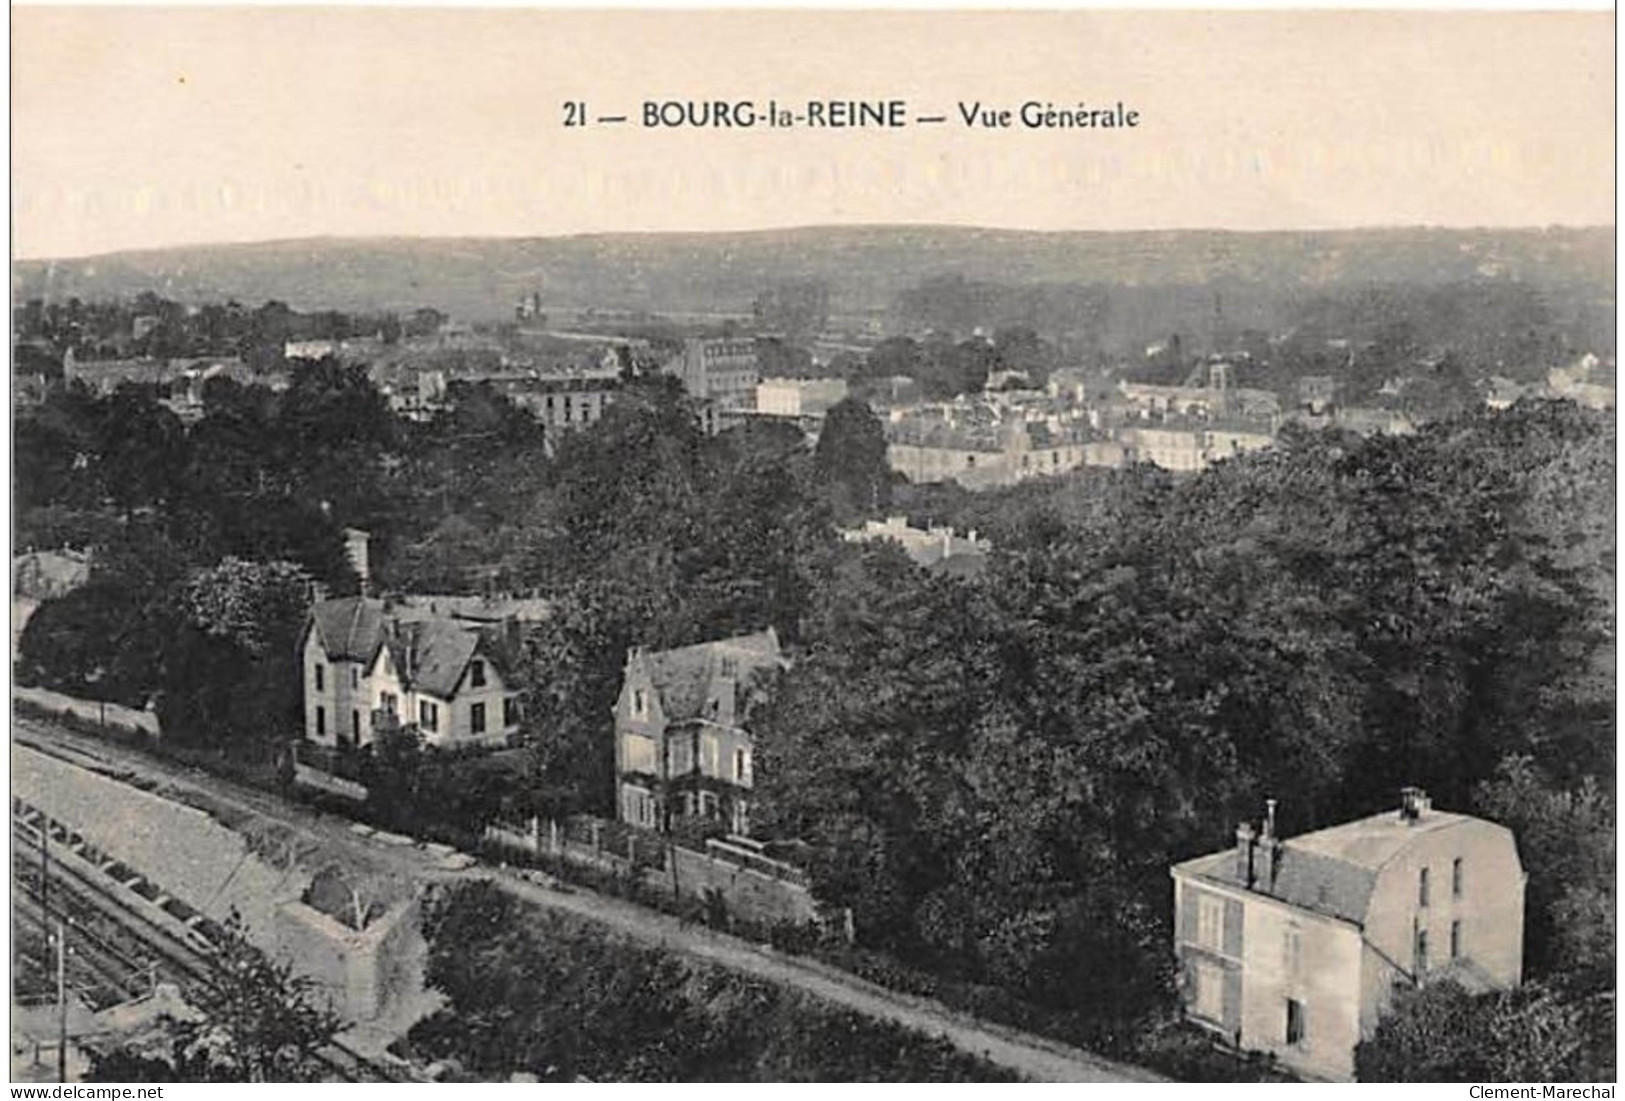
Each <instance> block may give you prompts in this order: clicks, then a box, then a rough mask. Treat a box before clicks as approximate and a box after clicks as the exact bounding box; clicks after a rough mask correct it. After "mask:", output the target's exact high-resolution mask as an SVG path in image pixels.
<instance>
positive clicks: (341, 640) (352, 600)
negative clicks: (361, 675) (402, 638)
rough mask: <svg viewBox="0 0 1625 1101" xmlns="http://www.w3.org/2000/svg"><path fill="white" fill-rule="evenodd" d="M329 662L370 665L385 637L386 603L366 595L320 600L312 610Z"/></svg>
mask: <svg viewBox="0 0 1625 1101" xmlns="http://www.w3.org/2000/svg"><path fill="white" fill-rule="evenodd" d="M311 617H312V619H313V620H314V622H315V625H316V633H317V637H318V638H320V639H321V642H322V649H323V650H324V651H326V653H327V657H328V660H329V661H361V662H370V661H371V660H372V658H373V655H374V654H376V653H377V652H378V645H379V643H381V642H382V641H383V638H384V602H383V601H382V600H374V599H371V598H370V597H365V596H346V597H340V598H338V599H336V600H323V601H319V602H318V603H317V604H316V606H315V607H314V608H312V609H311Z"/></svg>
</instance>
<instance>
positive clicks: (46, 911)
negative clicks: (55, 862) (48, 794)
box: [39, 811, 51, 918]
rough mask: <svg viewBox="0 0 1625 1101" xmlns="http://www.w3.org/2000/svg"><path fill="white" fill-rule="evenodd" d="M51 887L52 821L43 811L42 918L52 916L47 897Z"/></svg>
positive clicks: (40, 890) (41, 852)
mask: <svg viewBox="0 0 1625 1101" xmlns="http://www.w3.org/2000/svg"><path fill="white" fill-rule="evenodd" d="M50 885H51V820H50V819H49V818H48V817H46V815H45V813H44V812H43V811H41V812H40V826H39V908H40V915H41V917H42V918H49V917H50V916H51V907H50V901H51V900H50V898H49V897H47V891H49V889H50Z"/></svg>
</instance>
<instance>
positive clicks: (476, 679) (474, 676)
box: [468, 659, 485, 688]
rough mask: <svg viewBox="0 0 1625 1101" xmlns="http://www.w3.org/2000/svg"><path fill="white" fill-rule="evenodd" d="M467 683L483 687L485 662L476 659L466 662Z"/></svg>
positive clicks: (475, 686)
mask: <svg viewBox="0 0 1625 1101" xmlns="http://www.w3.org/2000/svg"><path fill="white" fill-rule="evenodd" d="M468 683H469V685H470V686H472V687H474V688H484V687H485V662H483V661H480V660H478V659H476V660H474V661H471V662H469V663H468Z"/></svg>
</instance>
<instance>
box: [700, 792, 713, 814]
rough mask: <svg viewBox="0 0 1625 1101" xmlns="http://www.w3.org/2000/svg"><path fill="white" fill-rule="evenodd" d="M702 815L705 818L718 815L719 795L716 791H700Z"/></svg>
mask: <svg viewBox="0 0 1625 1101" xmlns="http://www.w3.org/2000/svg"><path fill="white" fill-rule="evenodd" d="M700 815H701V817H704V818H715V817H716V816H717V795H716V792H714V791H702V792H700Z"/></svg>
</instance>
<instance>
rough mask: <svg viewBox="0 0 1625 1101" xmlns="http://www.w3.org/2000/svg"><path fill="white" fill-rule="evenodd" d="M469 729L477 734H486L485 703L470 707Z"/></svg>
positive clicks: (470, 705)
mask: <svg viewBox="0 0 1625 1101" xmlns="http://www.w3.org/2000/svg"><path fill="white" fill-rule="evenodd" d="M468 729H469V730H470V731H471V732H472V733H475V734H484V733H485V705H484V704H483V703H471V704H469V705H468Z"/></svg>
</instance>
